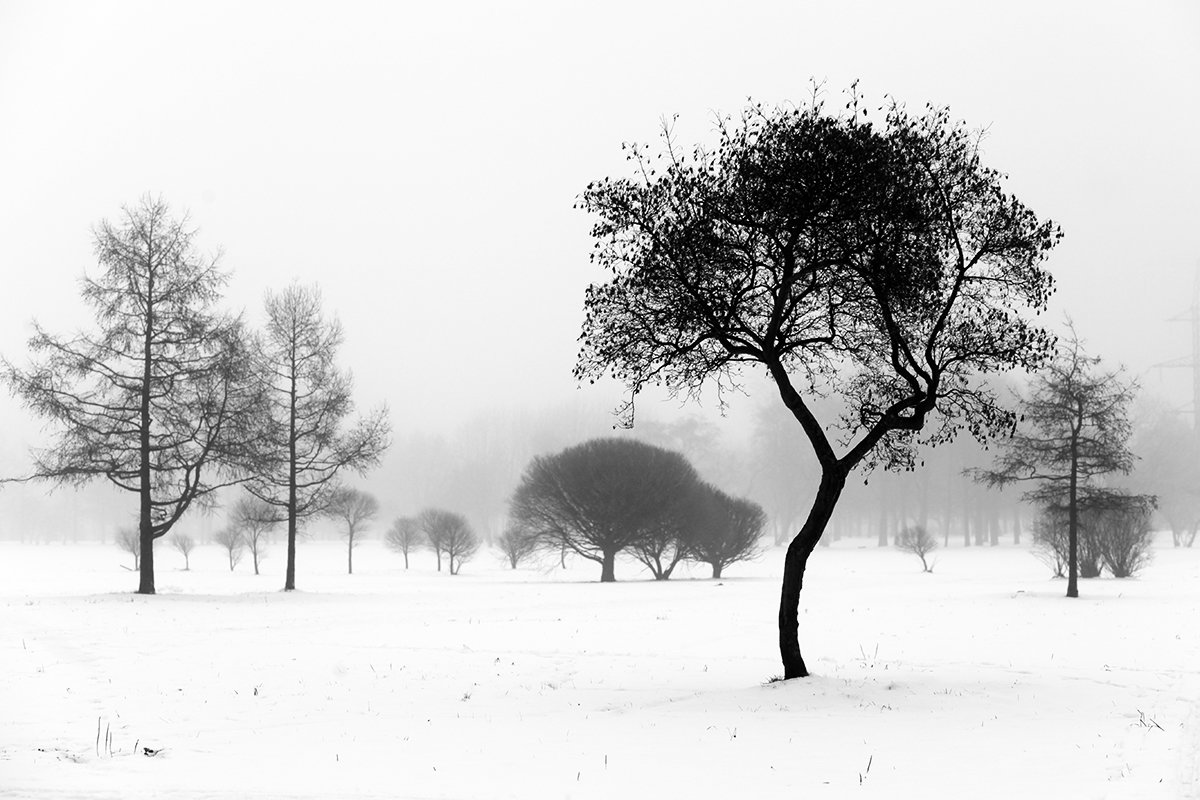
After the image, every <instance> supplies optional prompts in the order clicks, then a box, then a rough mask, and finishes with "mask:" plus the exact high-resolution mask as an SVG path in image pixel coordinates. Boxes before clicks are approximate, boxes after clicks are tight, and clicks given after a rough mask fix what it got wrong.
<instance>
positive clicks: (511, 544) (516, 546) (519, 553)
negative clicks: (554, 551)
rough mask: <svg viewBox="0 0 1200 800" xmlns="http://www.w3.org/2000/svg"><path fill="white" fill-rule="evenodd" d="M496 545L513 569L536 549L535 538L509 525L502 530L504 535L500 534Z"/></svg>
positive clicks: (536, 542)
mask: <svg viewBox="0 0 1200 800" xmlns="http://www.w3.org/2000/svg"><path fill="white" fill-rule="evenodd" d="M496 544H497V546H498V547H499V548H500V552H501V553H503V554H504V558H505V560H506V561H508V563H509V566H511V567H512V568H513V569H516V568H517V567H518V566H520V565H521V562H522V561H524V560H525V559H526V558H528V557H529V556H531V555H533V554H534V553H535V552H537V549H538V541H537V537H536V536H532V535H530V534H529V533H528V532H526V531H525V530H523V529H521V528H520V527H517V526H514V525H509V526H508V527H507V528H505V529H504V533H502V534H500V537H499V538H498V539H497V540H496ZM560 555H561V554H560Z"/></svg>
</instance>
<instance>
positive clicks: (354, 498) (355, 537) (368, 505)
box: [325, 487, 379, 575]
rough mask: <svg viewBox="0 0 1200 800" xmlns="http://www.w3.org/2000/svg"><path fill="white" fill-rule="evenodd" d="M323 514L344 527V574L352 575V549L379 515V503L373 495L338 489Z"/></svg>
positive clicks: (355, 490)
mask: <svg viewBox="0 0 1200 800" xmlns="http://www.w3.org/2000/svg"><path fill="white" fill-rule="evenodd" d="M325 513H326V514H327V515H329V516H330V517H333V518H335V519H337V520H340V521H341V522H342V523H343V524H344V525H345V526H346V527H345V530H343V531H342V536H343V537H344V538H345V539H346V574H347V575H353V574H354V548H355V547H357V546H358V543H359V541H360V539H361V535H362V532H363V529H364V528H366V526H367V525H369V524H370V523H371V521H372V520H374V519H375V517H377V516H378V515H379V501H378V500H376V499H375V496H374V495H371V494H368V493H367V492H364V491H360V490H358V489H352V488H349V487H339V488H337V489H336V490H335V491H334V492H333V494H332V495H331V496H330V498H329V502H328V503H327V504H326V506H325Z"/></svg>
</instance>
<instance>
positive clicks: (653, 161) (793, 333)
mask: <svg viewBox="0 0 1200 800" xmlns="http://www.w3.org/2000/svg"><path fill="white" fill-rule="evenodd" d="M665 138H666V140H667V141H666V147H665V149H664V151H663V152H662V153H661V154H659V155H657V156H652V155H651V154H650V153H649V152H648V151H647V150H646V149H645V148H643V147H638V146H635V147H633V148H631V155H630V158H631V160H632V162H633V164H634V168H635V172H636V174H635V177H632V178H622V179H609V178H605V179H604V180H601V181H598V182H594V183H592V184H590V185H589V186H588V188H587V190H586V191H585V192H584V194H583V197H582V200H581V204H582V206H583V208H584V209H586V210H587V211H588V212H589V213H590V214H592V215H593V217H594V218H595V224H594V227H593V228H592V235H593V238H594V239H595V251H594V254H593V259H594V260H595V261H596V262H597V263H598V264H599V265H600V266H601V267H602V268H604V269H605V270H606V271H608V272H609V273H610V274H611V277H610V278H609V279H608V280H606V281H605V282H602V283H597V284H594V285H592V286H591V287H589V289H588V290H587V295H586V299H585V307H586V312H587V316H586V319H585V321H584V324H583V332H582V335H581V349H580V352H579V359H578V363H577V365H576V369H575V373H576V376H577V377H578V378H580V379H586V380H593V381H594V380H596V379H598V378H600V377H601V376H603V375H606V374H609V375H612V376H614V377H615V378H617V379H618V380H620V381H622V382H624V383H625V384H626V385H627V386H628V387H629V390H630V393H631V394H630V400H629V403H628V405H627V406H626V411H627V412H629V413H630V414H632V410H633V401H634V399H636V396H637V394H638V393H639V392H640V391H642V390H643V389H644V388H646V387H647V386H651V385H662V386H664V387H666V388H667V389H668V390H669V391H671V392H678V393H686V394H696V393H698V392H699V391H700V389H701V387H702V386H703V385H705V384H713V385H715V386H716V387H717V389H718V392H719V393H720V392H723V391H724V390H725V389H728V388H729V387H731V386H733V385H736V384H737V383H738V381H739V373H738V368H739V367H740V366H742V365H746V364H752V365H755V366H757V367H759V368H761V369H763V370H765V372H766V373H767V374H768V375H769V376H770V378H771V379H772V380H773V382H774V384H775V386H776V388H777V390H778V392H779V395H780V397H781V399H782V401H783V403H784V405H785V406H786V407H787V408H788V409H789V410H790V411H791V413H792V416H793V417H794V418H795V420H796V422H797V423H798V424H799V425H800V426H801V428H802V429H803V430H804V432H805V434H806V435H807V438H808V440H809V443H810V444H811V446H812V448H813V451H814V453H815V456H816V460H817V462H818V463H819V465H820V468H821V480H820V484H819V486H818V489H817V494H816V498H815V500H814V503H813V507H812V509H811V511H810V513H809V515H808V517H807V519H806V521H805V523H804V525H803V526H802V528H801V530H800V532H799V533H798V534H797V535H796V536H795V538H794V539H793V540H792V542H791V544H790V545H789V548H788V554H787V556H786V560H785V569H784V580H783V589H782V594H781V602H780V620H779V622H780V653H781V656H782V659H783V662H784V674H785V677H789V678H790V677H797V676H802V675H806V674H807V667H806V666H805V665H804V661H803V658H802V657H801V655H800V648H799V642H798V639H797V634H796V622H797V607H798V603H799V596H800V590H801V586H802V583H803V573H804V567H805V565H806V563H807V559H808V556H809V554H810V553H811V552H812V550H813V549H814V548H815V546H816V544H817V542H818V541H819V539H820V537H821V534H822V532H823V531H824V529H825V526H826V523H827V522H828V520H829V516H830V514H831V513H832V511H833V508H834V506H835V505H836V503H837V499H838V497H839V495H840V493H841V490H842V488H843V487H844V485H845V481H846V478H847V476H848V474H849V473H850V471H851V470H852V469H854V468H855V467H856V466H858V465H859V464H862V463H864V462H865V463H866V464H867V465H870V464H871V463H873V462H875V461H879V462H882V463H883V464H884V465H886V466H889V467H894V468H895V467H910V466H911V465H912V464H913V460H914V447H915V445H916V444H917V443H918V434H919V433H922V432H924V439H925V440H927V441H930V442H933V443H937V442H941V441H944V440H946V439H948V438H950V437H951V436H953V435H954V433H955V432H956V431H957V430H958V429H959V428H962V427H965V428H967V429H969V430H970V431H971V432H972V433H974V434H976V435H977V436H986V435H988V434H993V433H998V432H1001V431H1007V430H1009V429H1010V428H1011V426H1012V423H1013V420H1014V417H1013V415H1012V414H1011V412H1009V411H1007V410H1006V409H1004V408H1003V407H1002V406H1001V405H1000V404H999V403H998V402H997V398H996V397H995V396H994V395H993V393H992V392H990V391H988V390H987V389H986V388H984V387H982V386H981V385H980V384H978V383H977V382H976V381H975V377H976V376H977V375H979V374H986V373H994V372H1000V371H1004V370H1008V369H1012V368H1014V367H1016V368H1027V369H1028V368H1035V367H1037V366H1038V365H1039V364H1040V363H1041V362H1042V361H1043V360H1044V359H1045V358H1046V357H1047V355H1048V354H1049V353H1050V351H1051V349H1052V346H1053V337H1052V336H1051V335H1050V334H1049V333H1048V332H1046V331H1045V330H1043V329H1041V328H1040V327H1037V326H1036V325H1034V324H1032V323H1031V322H1030V321H1029V320H1028V319H1027V314H1028V313H1030V312H1038V311H1041V310H1042V309H1044V308H1045V305H1046V302H1047V300H1048V298H1049V296H1050V294H1051V291H1052V288H1053V283H1052V280H1051V278H1050V275H1049V274H1048V273H1047V272H1046V271H1045V270H1044V269H1043V268H1042V266H1041V264H1042V261H1043V260H1044V258H1045V257H1046V255H1047V253H1048V252H1049V250H1050V249H1051V248H1052V247H1054V245H1055V244H1056V243H1057V242H1058V240H1059V238H1060V233H1059V230H1058V228H1057V227H1056V226H1055V225H1054V224H1053V223H1051V222H1048V221H1041V220H1039V219H1038V218H1037V216H1036V215H1035V214H1034V213H1033V212H1032V211H1031V210H1030V209H1028V208H1027V207H1026V206H1025V205H1023V204H1022V203H1021V202H1020V201H1019V200H1018V199H1017V198H1015V197H1014V196H1012V195H1011V194H1009V193H1007V192H1006V191H1005V190H1004V187H1003V176H1002V175H1000V174H999V173H998V172H996V171H995V170H993V169H990V168H987V167H985V166H984V165H983V163H982V161H981V159H980V154H979V138H980V136H979V134H978V132H976V131H973V130H971V129H970V128H968V127H967V126H966V125H965V124H963V123H959V122H955V121H953V120H952V119H951V117H950V115H949V112H948V111H946V110H945V109H934V108H928V109H926V110H925V111H924V112H923V113H920V114H913V113H910V112H909V111H907V110H906V109H905V108H904V107H903V106H900V105H895V104H893V105H892V106H890V107H889V108H888V109H887V110H886V112H885V115H884V118H883V119H882V120H881V121H880V122H878V123H876V122H874V121H873V120H872V119H871V118H870V117H869V115H867V114H866V112H865V110H864V109H862V108H860V107H859V104H858V102H857V100H856V99H855V98H854V97H852V98H851V101H850V102H849V103H848V104H847V106H846V108H845V109H841V110H830V109H827V108H826V107H825V105H824V104H823V103H822V102H821V101H820V100H819V99H814V101H813V102H812V103H810V104H808V105H804V106H799V107H791V106H787V107H778V108H770V107H766V106H762V105H753V106H750V107H749V108H747V109H746V110H745V111H744V113H743V114H742V116H741V118H740V119H738V120H726V121H725V122H724V123H723V124H722V125H721V127H720V130H719V132H718V142H717V146H716V147H715V148H713V149H705V148H700V147H698V148H696V149H694V150H693V151H691V152H690V153H684V152H681V151H680V149H679V148H677V147H676V146H675V145H674V143H673V142H672V141H671V140H670V136H669V134H668V135H666V136H665ZM825 394H837V395H839V396H840V397H841V398H842V399H843V400H844V403H845V407H846V408H848V409H849V413H847V415H846V416H845V418H844V419H843V420H842V421H841V422H842V423H843V424H842V428H843V430H844V439H842V440H841V441H838V440H835V439H831V438H830V436H829V435H828V434H827V432H826V431H827V428H826V427H825V425H823V424H822V422H821V421H819V420H818V419H817V417H816V416H815V414H814V412H813V401H814V399H816V398H819V397H821V396H823V395H825Z"/></svg>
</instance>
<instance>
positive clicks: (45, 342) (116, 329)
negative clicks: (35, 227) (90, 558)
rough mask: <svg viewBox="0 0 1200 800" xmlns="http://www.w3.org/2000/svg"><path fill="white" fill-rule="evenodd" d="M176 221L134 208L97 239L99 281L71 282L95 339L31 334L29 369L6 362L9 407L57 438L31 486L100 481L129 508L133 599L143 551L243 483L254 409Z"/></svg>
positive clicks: (146, 568) (212, 259)
mask: <svg viewBox="0 0 1200 800" xmlns="http://www.w3.org/2000/svg"><path fill="white" fill-rule="evenodd" d="M195 236H196V232H195V230H194V229H193V228H192V227H191V226H190V225H189V223H188V220H187V218H186V217H174V216H172V215H171V211H170V209H169V208H168V206H167V205H166V203H164V202H163V201H162V200H152V199H150V198H149V197H146V198H143V199H142V200H141V202H140V203H139V204H138V205H136V206H131V207H127V208H125V209H123V213H122V218H121V220H120V221H119V222H117V223H110V222H109V221H107V220H105V221H102V222H101V223H100V224H99V225H98V226H97V227H96V229H95V252H96V258H97V260H98V262H99V271H98V272H97V273H95V274H94V275H87V276H85V277H84V278H83V280H82V294H83V298H84V300H85V301H86V302H87V304H88V305H89V306H90V307H91V309H92V311H93V313H94V315H95V319H96V323H97V329H96V330H95V331H94V332H91V333H76V334H73V335H71V336H65V337H64V336H55V335H52V334H50V333H47V332H46V331H44V330H42V329H41V328H40V327H37V328H36V332H35V334H34V336H33V338H32V339H30V341H29V347H30V350H31V351H32V353H33V356H34V359H35V360H34V363H33V364H32V366H30V367H29V368H28V369H21V368H18V367H15V366H13V365H12V364H11V363H9V362H8V361H5V362H4V379H5V380H6V382H7V383H8V385H9V387H10V388H11V389H12V391H13V393H14V394H15V395H16V396H18V397H20V398H21V399H22V400H23V401H24V403H25V405H26V406H27V407H29V408H30V409H32V410H33V412H34V413H35V414H37V415H38V416H40V417H43V418H44V419H46V420H48V421H49V422H50V423H51V425H52V426H53V429H54V431H55V436H54V441H53V443H52V444H51V445H50V446H48V447H46V448H45V449H43V450H39V451H37V452H36V453H35V454H34V458H35V471H34V475H33V477H35V478H42V479H48V480H53V481H58V482H67V483H74V484H79V483H83V482H86V481H89V480H92V479H94V478H104V479H107V480H108V481H109V482H111V483H112V484H114V485H115V486H117V487H118V488H120V489H123V490H126V491H129V492H132V493H134V494H136V495H137V496H138V498H139V523H138V536H139V543H140V544H139V546H140V550H141V553H140V558H139V572H140V581H139V585H138V591H139V592H140V593H143V594H153V593H154V550H153V545H154V540H155V539H157V538H159V537H162V536H165V535H166V534H167V533H168V532H169V531H170V530H171V528H172V527H173V526H174V525H175V523H176V522H178V521H179V519H180V518H181V517H182V516H183V514H184V513H185V512H186V511H187V510H188V509H189V508H191V507H192V505H193V504H200V503H204V502H207V500H208V499H209V496H210V494H211V493H212V492H213V491H215V490H217V489H219V488H220V487H222V486H226V485H229V484H231V483H235V482H238V481H240V480H242V479H243V478H244V477H245V475H246V473H245V471H244V470H243V469H241V468H242V467H244V466H245V465H246V463H247V458H248V454H247V453H246V443H247V442H249V441H251V440H252V439H253V436H252V435H251V434H250V433H249V430H250V424H251V420H252V417H253V413H254V412H255V411H256V410H257V409H258V408H259V407H260V406H261V403H260V402H259V395H258V394H257V387H256V385H255V382H254V381H253V380H252V379H251V359H250V357H249V354H248V353H247V352H246V349H245V346H244V342H245V340H246V338H247V336H246V332H245V330H244V328H243V326H242V324H241V322H240V320H237V319H234V318H231V317H229V316H227V315H224V314H221V313H220V312H218V311H217V310H216V309H215V305H216V303H217V301H218V300H219V299H220V295H221V290H222V289H223V287H224V286H225V283H226V280H227V279H226V275H225V273H223V272H222V271H221V270H220V269H219V268H218V265H217V261H218V258H217V256H206V255H203V254H201V253H200V252H199V251H198V250H197V247H196V243H195Z"/></svg>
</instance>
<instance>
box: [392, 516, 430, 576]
mask: <svg viewBox="0 0 1200 800" xmlns="http://www.w3.org/2000/svg"><path fill="white" fill-rule="evenodd" d="M383 541H384V544H386V545H387V546H388V547H389V548H391V549H392V550H395V551H396V552H397V553H402V554H403V555H404V568H405V569H408V554H409V553H411V552H412V551H413V550H416V549H417V548H418V547H420V546H421V545H423V544H424V543H425V538H424V535H423V534H422V533H421V526H420V525H419V524H417V520H416V518H415V517H397V518H396V519H395V520H393V521H392V527H390V528H388V532H387V533H386V534H385V535H384V538H383Z"/></svg>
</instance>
